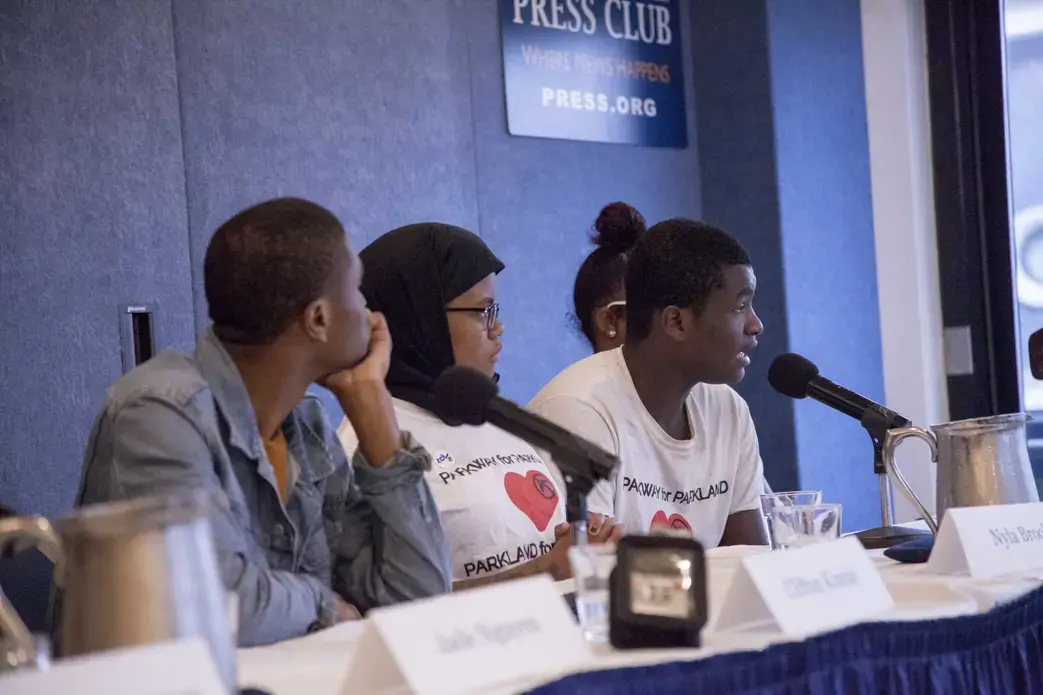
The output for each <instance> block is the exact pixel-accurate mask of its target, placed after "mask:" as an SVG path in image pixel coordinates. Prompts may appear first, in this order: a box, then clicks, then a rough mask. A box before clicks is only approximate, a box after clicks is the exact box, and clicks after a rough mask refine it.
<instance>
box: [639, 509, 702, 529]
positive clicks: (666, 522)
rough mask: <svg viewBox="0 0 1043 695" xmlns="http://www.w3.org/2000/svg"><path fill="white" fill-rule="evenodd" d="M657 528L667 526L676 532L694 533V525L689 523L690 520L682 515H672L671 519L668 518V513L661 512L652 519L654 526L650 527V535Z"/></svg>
mask: <svg viewBox="0 0 1043 695" xmlns="http://www.w3.org/2000/svg"><path fill="white" fill-rule="evenodd" d="M656 526H666V527H667V528H672V529H674V530H675V531H687V532H688V533H691V532H692V525H691V524H689V523H688V519H685V518H684V517H683V516H681V515H680V514H671V515H670V518H669V519H668V518H667V517H666V512H664V511H662V510H659V511H658V512H656V513H655V516H653V517H652V525H651V526H649V527H648V531H649V533H651V532H652V530H653V529H655V527H656Z"/></svg>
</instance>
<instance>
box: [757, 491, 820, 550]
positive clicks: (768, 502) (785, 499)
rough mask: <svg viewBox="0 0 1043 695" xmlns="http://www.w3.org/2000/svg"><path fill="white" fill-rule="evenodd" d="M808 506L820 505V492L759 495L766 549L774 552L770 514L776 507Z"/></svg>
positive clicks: (773, 532)
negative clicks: (766, 539)
mask: <svg viewBox="0 0 1043 695" xmlns="http://www.w3.org/2000/svg"><path fill="white" fill-rule="evenodd" d="M808 504H822V491H821V490H796V491H793V492H773V493H771V494H767V495H761V520H762V521H763V523H764V535H765V536H767V538H768V547H769V548H771V549H772V550H775V547H776V545H775V531H774V529H773V526H772V513H773V512H774V511H775V509H776V508H778V507H793V506H799V505H808Z"/></svg>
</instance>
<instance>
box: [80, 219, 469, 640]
mask: <svg viewBox="0 0 1043 695" xmlns="http://www.w3.org/2000/svg"><path fill="white" fill-rule="evenodd" d="M203 275H204V285H205V288H206V298H207V303H208V304H209V309H210V318H211V320H212V321H213V326H212V327H211V328H210V329H209V330H208V331H207V332H206V333H205V334H204V335H203V336H202V337H201V338H200V339H199V340H198V342H197V344H196V349H195V352H194V353H193V354H191V355H183V354H180V353H176V352H172V351H167V352H163V353H161V354H160V355H158V356H156V357H155V358H153V359H151V360H149V361H148V362H146V363H145V364H143V365H141V366H140V367H138V368H137V369H135V370H133V371H131V372H130V373H129V374H127V375H125V376H124V377H123V378H121V379H120V380H119V381H117V382H116V384H115V385H114V386H113V387H112V388H111V389H109V392H108V394H107V397H106V400H105V405H104V407H103V408H102V412H101V414H100V415H99V416H98V418H97V420H96V421H95V425H94V429H93V431H92V432H91V436H90V441H89V443H88V445H87V453H86V456H85V461H84V474H83V482H82V485H81V488H80V494H79V498H78V501H77V504H78V505H87V504H92V503H97V502H108V501H113V500H123V499H129V498H134V497H140V496H143V495H157V494H163V493H176V492H180V491H187V490H204V491H208V492H210V493H212V496H213V498H214V499H215V500H216V504H215V507H214V509H213V512H212V514H211V523H212V526H213V535H214V542H215V546H216V551H217V560H218V565H219V569H220V573H221V576H222V579H223V581H224V584H225V586H226V588H227V589H228V590H230V591H234V592H236V594H237V595H238V599H239V630H238V636H239V644H240V646H251V645H259V644H266V643H270V642H275V641H278V640H282V639H286V638H290V637H296V636H299V635H303V634H305V633H306V632H308V631H310V630H313V629H317V628H321V627H325V626H328V625H331V624H333V623H335V622H337V621H339V620H344V619H349V618H352V617H357V616H358V613H357V612H356V611H355V608H354V606H357V607H358V608H359V609H361V610H363V611H364V610H366V609H368V608H371V607H373V606H377V605H382V604H388V603H394V602H397V601H404V600H408V599H414V598H420V597H424V596H430V595H432V594H439V593H444V592H447V591H449V589H450V581H451V575H450V569H449V550H448V546H447V544H446V540H445V536H444V534H443V532H442V525H441V520H440V518H439V515H438V509H437V507H436V506H435V502H434V500H433V499H432V497H431V492H430V490H429V489H428V487H427V484H426V482H425V481H424V472H425V471H427V470H429V469H430V467H431V460H430V457H429V456H428V454H427V452H425V451H424V450H423V449H422V448H420V446H419V445H418V444H416V443H415V442H414V441H413V440H412V438H411V437H410V436H409V435H408V434H403V433H401V432H399V429H398V423H397V422H396V420H395V413H394V410H393V409H392V404H391V396H390V394H389V393H388V391H387V388H386V387H385V386H384V378H385V377H386V376H387V372H388V365H389V362H390V357H391V343H390V339H389V337H388V329H387V324H386V323H385V322H384V320H383V318H382V317H380V316H379V315H375V314H370V313H369V312H368V311H367V310H366V305H365V301H364V300H363V298H362V294H361V293H360V291H359V284H360V282H361V279H362V267H361V263H360V262H359V259H358V257H357V256H356V255H355V254H354V253H352V252H351V251H350V250H349V249H348V246H347V238H346V235H345V233H344V229H343V227H341V224H340V222H339V221H338V220H337V218H336V217H334V216H333V214H332V213H330V212H329V211H327V210H325V209H324V208H322V207H320V206H318V205H315V204H314V203H309V202H307V201H304V200H297V199H292V198H284V199H278V200H271V201H268V202H266V203H262V204H260V205H257V206H254V207H252V208H249V209H247V210H244V211H243V212H241V213H239V214H238V215H236V216H235V217H233V218H232V219H230V220H229V221H228V222H225V223H224V224H223V225H222V226H221V228H220V229H218V230H217V232H216V233H215V234H214V236H213V238H212V239H211V241H210V245H209V246H208V248H207V251H206V261H205V263H204V268H203ZM313 383H319V384H322V385H323V386H326V387H327V388H329V389H330V390H331V391H332V392H333V393H334V395H335V396H336V397H337V400H338V401H339V402H340V404H341V406H342V407H343V408H344V412H345V414H346V415H347V417H348V419H349V420H350V421H351V424H352V425H353V426H354V428H355V431H356V432H357V433H358V437H359V449H358V453H356V455H355V457H354V460H353V462H352V463H351V464H349V463H348V461H347V459H346V457H345V454H344V450H343V448H341V445H340V442H339V441H338V440H337V436H336V433H335V432H334V431H333V429H332V428H331V427H330V426H329V425H328V424H327V420H326V417H325V415H324V414H323V411H322V408H321V406H320V405H319V401H318V400H317V399H316V398H314V397H312V396H307V395H306V393H305V392H306V390H307V389H308V387H309V386H311V385H312V384H313Z"/></svg>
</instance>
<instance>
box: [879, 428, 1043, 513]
mask: <svg viewBox="0 0 1043 695" xmlns="http://www.w3.org/2000/svg"><path fill="white" fill-rule="evenodd" d="M1031 419H1032V417H1031V416H1029V415H1026V414H1025V413H1012V414H1009V415H993V416H990V417H982V418H974V419H971V420H958V421H956V422H946V423H944V424H941V425H934V426H933V427H931V431H930V432H928V431H926V430H923V429H920V428H919V427H902V428H898V429H893V430H890V431H889V432H888V433H887V436H886V437H884V444H883V452H882V453H883V459H884V466H885V467H886V469H887V474H888V475H889V476H890V477H891V479H892V480H893V481H894V482H895V486H896V487H897V488H898V489H899V490H900V491H901V492H902V494H904V495H905V496H906V498H907V499H908V500H909V501H910V502H912V504H913V506H915V507H916V509H917V510H918V511H919V512H920V514H921V515H922V516H923V519H924V521H925V522H927V525H928V526H929V527H930V529H931V532H932V533H934V534H937V533H938V522H936V521H935V519H934V518H933V517H932V516H931V514H930V513H929V512H928V511H927V509H926V508H925V507H924V505H923V504H922V503H921V502H920V500H919V499H918V498H917V497H916V495H914V494H913V491H912V490H911V489H910V488H909V484H908V483H907V482H906V481H905V478H904V477H903V476H902V473H901V471H899V470H898V466H896V465H895V448H896V447H897V446H898V444H899V443H901V442H902V440H904V439H907V438H909V437H916V438H918V439H922V440H924V441H925V442H927V445H928V446H929V447H931V457H932V459H933V460H934V461H935V462H937V469H938V470H937V482H936V485H937V490H936V497H935V504H936V506H937V512H938V515H937V518H938V520H939V521H940V520H941V518H942V516H943V515H944V514H945V510H947V509H949V508H950V507H984V506H989V505H994V504H1016V503H1020V502H1038V501H1039V491H1038V490H1037V488H1036V480H1035V477H1034V476H1033V474H1032V466H1031V464H1030V462H1029V456H1028V442H1027V441H1026V437H1025V425H1026V423H1028V422H1029V420H1031Z"/></svg>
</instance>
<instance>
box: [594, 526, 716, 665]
mask: <svg viewBox="0 0 1043 695" xmlns="http://www.w3.org/2000/svg"><path fill="white" fill-rule="evenodd" d="M706 621H707V600H706V559H705V557H704V554H703V547H702V545H700V543H699V542H698V541H696V540H695V539H693V538H683V537H678V536H624V537H623V538H622V539H621V540H620V541H619V545H618V552H617V557H616V567H615V569H614V570H612V576H611V580H610V588H609V640H610V641H611V642H612V646H613V647H615V648H616V649H655V648H668V647H698V646H699V644H700V634H701V632H702V629H703V627H704V626H705V625H706Z"/></svg>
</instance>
